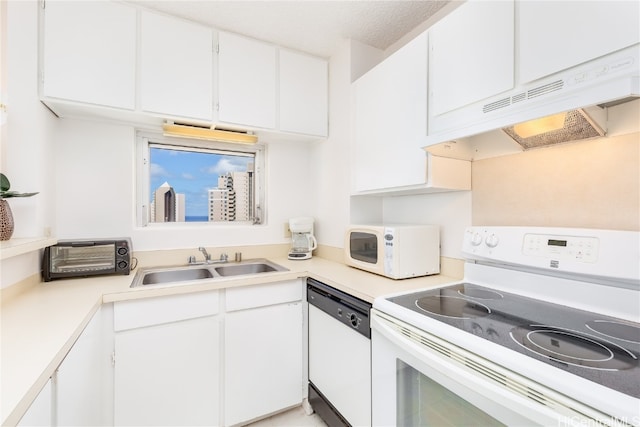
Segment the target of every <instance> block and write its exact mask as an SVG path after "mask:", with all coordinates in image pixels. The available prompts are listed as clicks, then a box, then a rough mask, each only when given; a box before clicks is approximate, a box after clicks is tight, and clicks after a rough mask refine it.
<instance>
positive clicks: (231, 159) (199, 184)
mask: <svg viewBox="0 0 640 427" xmlns="http://www.w3.org/2000/svg"><path fill="white" fill-rule="evenodd" d="M137 172H138V179H137V193H138V195H137V202H138V203H137V216H138V225H140V226H163V227H172V226H176V224H182V225H185V224H191V225H193V224H209V225H215V224H243V225H252V224H260V223H262V221H263V216H264V212H263V209H262V207H263V206H264V147H263V146H259V145H244V144H231V143H223V142H212V141H200V140H187V139H179V138H168V137H164V136H148V135H140V136H139V137H138V167H137ZM172 224H173V225H172Z"/></svg>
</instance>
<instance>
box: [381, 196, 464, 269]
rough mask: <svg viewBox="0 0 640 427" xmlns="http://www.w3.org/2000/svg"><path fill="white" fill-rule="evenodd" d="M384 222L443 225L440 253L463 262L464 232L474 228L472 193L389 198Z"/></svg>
mask: <svg viewBox="0 0 640 427" xmlns="http://www.w3.org/2000/svg"><path fill="white" fill-rule="evenodd" d="M383 220H384V222H387V223H394V222H395V223H416V224H434V225H439V226H440V244H441V248H440V254H441V255H442V256H445V257H450V258H459V259H461V258H463V257H462V253H461V248H462V239H463V236H464V230H465V228H466V227H469V226H470V225H471V191H456V192H451V193H435V194H424V195H417V196H402V197H385V198H384V201H383Z"/></svg>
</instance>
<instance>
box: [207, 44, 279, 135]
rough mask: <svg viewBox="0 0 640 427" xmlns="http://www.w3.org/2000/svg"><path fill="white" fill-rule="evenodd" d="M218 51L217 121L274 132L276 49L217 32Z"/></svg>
mask: <svg viewBox="0 0 640 427" xmlns="http://www.w3.org/2000/svg"><path fill="white" fill-rule="evenodd" d="M218 50H219V53H218V120H220V121H222V122H225V123H232V124H241V125H246V126H252V127H261V128H269V129H273V128H275V125H276V48H275V47H274V46H272V45H269V44H266V43H263V42H259V41H257V40H253V39H249V38H246V37H242V36H237V35H234V34H230V33H224V32H220V33H219V39H218Z"/></svg>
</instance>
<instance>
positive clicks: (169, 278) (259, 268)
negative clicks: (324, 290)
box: [131, 258, 289, 288]
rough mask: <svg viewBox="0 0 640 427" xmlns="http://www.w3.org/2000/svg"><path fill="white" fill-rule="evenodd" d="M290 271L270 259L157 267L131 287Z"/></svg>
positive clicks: (140, 274) (143, 271) (142, 274)
mask: <svg viewBox="0 0 640 427" xmlns="http://www.w3.org/2000/svg"><path fill="white" fill-rule="evenodd" d="M278 271H289V270H288V269H287V268H285V267H283V266H281V265H278V264H276V263H274V262H271V261H269V260H268V259H263V258H261V259H251V260H246V261H243V262H230V263H225V264H222V265H220V264H215V265H207V264H202V265H198V266H189V267H155V268H144V269H140V270H138V272H137V273H136V275H135V277H134V278H133V281H132V282H131V287H132V288H136V287H139V286H150V285H163V284H167V283H183V282H184V283H186V282H194V281H199V280H207V279H209V280H215V279H216V278H223V277H229V276H250V275H254V274H264V273H272V272H278Z"/></svg>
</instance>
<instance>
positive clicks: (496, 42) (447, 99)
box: [429, 0, 514, 132]
mask: <svg viewBox="0 0 640 427" xmlns="http://www.w3.org/2000/svg"><path fill="white" fill-rule="evenodd" d="M513 9H514V6H513V0H505V1H469V2H466V3H464V4H463V5H461V6H460V7H458V8H457V9H455V10H454V11H453V12H451V13H450V14H449V15H447V16H446V17H444V18H443V19H442V20H441V21H439V22H438V23H437V24H435V25H434V26H433V28H431V30H430V31H429V91H430V100H429V114H430V116H438V115H440V114H443V113H446V112H448V111H452V110H455V109H457V108H460V107H464V106H465V105H469V104H471V103H473V102H476V101H480V100H482V99H485V98H488V97H491V96H494V95H497V94H499V93H501V92H504V91H506V90H509V89H512V88H513V87H514V72H513V70H514V51H513V49H514V10H513ZM429 131H430V132H432V129H431V126H430V129H429Z"/></svg>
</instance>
